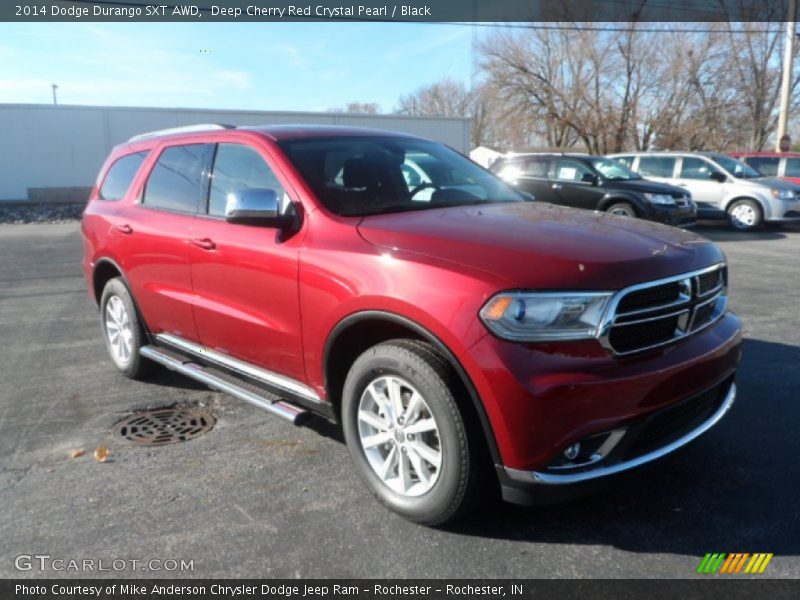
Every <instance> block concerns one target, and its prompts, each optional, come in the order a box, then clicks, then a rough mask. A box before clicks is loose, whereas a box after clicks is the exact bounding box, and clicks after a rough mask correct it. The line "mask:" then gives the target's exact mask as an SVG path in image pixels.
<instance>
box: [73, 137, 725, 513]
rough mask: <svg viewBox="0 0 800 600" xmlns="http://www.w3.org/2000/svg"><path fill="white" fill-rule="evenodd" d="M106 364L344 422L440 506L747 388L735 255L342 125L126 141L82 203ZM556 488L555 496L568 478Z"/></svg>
mask: <svg viewBox="0 0 800 600" xmlns="http://www.w3.org/2000/svg"><path fill="white" fill-rule="evenodd" d="M83 234H84V240H85V256H84V269H85V273H86V277H87V280H88V285H89V290H90V293H91V296H92V297H93V298H94V300H95V301H96V302H97V303H98V305H99V307H100V314H101V323H102V328H103V333H104V336H105V342H106V345H107V347H108V350H109V353H110V355H111V358H112V360H113V362H114V364H115V365H116V367H117V368H118V369H119V370H120V371H121V372H122V373H124V374H125V375H127V376H129V377H133V378H138V377H141V376H143V375H144V373H145V371H146V370H147V369H148V368H149V367H152V366H153V365H154V364H156V363H158V364H161V365H164V366H166V367H168V368H170V369H173V370H175V371H178V372H180V373H183V374H185V375H187V376H189V377H192V378H194V379H196V380H199V381H201V382H203V383H205V384H207V385H209V386H210V387H212V388H215V389H218V390H221V391H224V392H227V393H229V394H232V395H234V396H237V397H239V398H241V399H243V400H246V401H249V402H251V403H253V404H255V405H258V406H260V407H261V408H264V409H266V410H268V411H269V412H271V413H273V414H275V415H277V416H280V417H284V418H286V419H288V420H289V421H291V422H294V423H299V422H300V421H302V420H304V419H305V418H307V417H309V416H311V415H312V414H314V415H319V416H322V417H324V418H327V419H330V420H331V421H335V422H339V423H341V425H342V427H343V430H344V436H345V439H346V441H347V445H348V447H349V450H350V453H351V455H352V458H353V462H354V463H355V466H356V468H357V470H358V472H359V474H360V476H361V478H362V479H363V480H364V483H365V484H366V485H367V487H368V488H369V489H370V490H371V491H372V492H373V493H374V494H375V495H376V496H377V497H378V498H379V499H380V500H381V501H382V502H383V503H384V504H386V505H387V506H388V507H390V508H391V509H393V510H395V511H396V512H398V513H400V514H402V515H403V516H405V517H406V518H409V519H411V520H414V521H417V522H421V523H426V524H430V525H436V524H441V523H444V522H446V521H448V520H450V519H452V518H454V517H456V516H457V515H459V514H463V513H464V512H466V511H467V510H468V509H469V508H470V507H472V506H474V505H475V502H476V499H477V498H479V496H480V495H481V492H485V491H486V490H488V489H491V487H492V485H497V486H499V488H500V490H501V491H502V495H503V497H504V498H505V499H507V500H509V501H513V502H517V503H531V502H536V501H540V500H541V499H542V498H544V497H550V496H553V494H551V493H550V492H552V491H553V490H557V491H562V490H564V491H567V492H568V494H567V495H571V494H572V493H573V492H574V491H575V490H576V489H577V490H583V489H585V488H586V487H587V485H588V483H589V482H592V481H596V480H601V479H604V478H607V477H609V476H612V475H614V474H617V473H621V472H624V471H627V470H629V469H631V468H634V467H637V466H639V465H642V464H645V463H648V462H650V461H652V460H654V459H657V458H659V457H661V456H664V455H665V454H668V453H670V452H672V451H673V450H675V449H677V448H679V447H681V446H683V445H684V444H686V443H688V442H689V441H691V440H693V439H694V438H696V437H697V436H699V435H700V434H701V433H703V432H705V431H706V430H707V429H709V428H710V427H711V426H713V425H714V424H715V423H717V421H719V420H720V419H721V418H722V416H723V415H724V414H725V413H726V411H727V410H728V409H729V408H730V406H731V405H732V403H733V401H734V397H735V390H736V388H735V385H734V373H735V370H736V367H737V364H738V361H739V358H740V342H741V335H740V323H739V319H738V318H737V317H736V316H735V315H733V314H732V313H730V312H729V311H728V310H727V285H728V272H727V267H726V262H725V256H724V255H723V253H722V252H721V251H720V250H719V249H718V248H717V246H715V245H714V244H712V243H711V242H709V241H708V240H705V239H703V238H700V237H698V236H696V235H694V234H692V233H689V232H687V231H683V230H680V229H675V228H671V227H667V226H664V225H659V224H655V223H650V222H644V221H639V220H633V219H627V218H624V217H619V216H616V215H605V214H598V213H592V212H589V211H580V210H575V209H571V208H565V207H559V206H553V205H549V204H544V203H537V202H528V201H526V200H525V198H523V197H521V196H520V195H519V194H518V193H517V192H516V191H514V190H513V189H512V188H510V187H509V186H507V185H506V184H505V183H504V182H503V181H502V180H500V179H499V178H497V177H495V176H494V175H493V174H492V173H490V172H488V171H486V170H484V169H482V168H481V167H479V166H478V165H476V164H474V163H472V162H471V161H469V160H468V159H466V158H464V157H463V156H461V155H460V154H459V153H457V152H456V151H454V150H451V149H450V148H447V147H445V146H443V145H441V144H438V143H435V142H431V141H427V140H423V139H419V138H416V137H412V136H409V135H403V134H394V133H388V132H383V131H375V130H366V129H345V128H336V127H310V126H308V127H302V126H272V127H253V128H231V127H226V126H206V127H195V128H184V129H182V130H168V131H162V132H155V133H153V134H144V135H141V136H137V137H135V138H132V139H131V140H129V141H128V142H127V143H125V144H122V145H120V146H118V147H117V148H115V149H114V150H113V152H112V153H111V155H110V156H109V158H108V160H107V161H106V163H105V165H104V166H103V168H102V170H101V172H100V174H99V177H98V179H97V185H96V187H95V189H94V190H93V192H92V195H91V199H90V202H89V204H88V206H87V208H86V211H85V214H84V217H83ZM558 495H561V494H556V496H558Z"/></svg>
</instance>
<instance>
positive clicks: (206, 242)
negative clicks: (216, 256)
mask: <svg viewBox="0 0 800 600" xmlns="http://www.w3.org/2000/svg"><path fill="white" fill-rule="evenodd" d="M191 242H192V244H194V245H195V246H197V247H198V248H202V249H203V250H213V249H214V248H216V247H217V245H216V244H215V243H214V241H213V240H211V239H209V238H195V239H193V240H191Z"/></svg>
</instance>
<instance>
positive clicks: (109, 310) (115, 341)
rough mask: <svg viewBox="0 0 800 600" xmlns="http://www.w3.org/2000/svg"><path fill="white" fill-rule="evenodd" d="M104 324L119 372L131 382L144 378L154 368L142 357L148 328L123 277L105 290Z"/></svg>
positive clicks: (109, 349)
mask: <svg viewBox="0 0 800 600" xmlns="http://www.w3.org/2000/svg"><path fill="white" fill-rule="evenodd" d="M100 322H101V324H102V327H103V334H104V338H105V341H106V348H107V349H108V353H109V355H110V356H111V360H112V361H113V362H114V365H115V366H116V367H117V369H119V370H120V372H121V373H122V374H123V375H125V376H126V377H130V378H131V379H140V378H142V377H144V376H145V375H146V374H147V373H148V372H149V370H150V367H151V366H152V363H150V362H149V361H148V360H146V359H145V358H143V357H142V356H141V355H140V354H139V350H140V349H141V347H142V346H143V345H144V343H145V341H144V340H145V335H144V329H143V328H142V325H141V323H140V322H139V316H138V315H137V313H136V307H135V306H134V304H133V298H131V294H130V292H129V291H128V288H127V287H126V286H125V283H124V282H123V281H122V278H120V277H115V278H114V279H110V280H109V281H108V283H106V286H105V288H103V295H102V297H101V299H100Z"/></svg>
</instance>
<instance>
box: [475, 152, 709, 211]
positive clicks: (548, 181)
mask: <svg viewBox="0 0 800 600" xmlns="http://www.w3.org/2000/svg"><path fill="white" fill-rule="evenodd" d="M489 170H490V171H492V172H493V173H496V174H497V175H499V176H500V177H501V178H502V179H505V180H506V181H508V182H509V183H511V184H512V185H513V186H514V187H516V188H517V189H520V190H522V191H524V192H526V193H528V194H530V195H532V196H533V197H534V198H536V200H540V201H544V202H550V203H551V204H561V205H564V206H572V207H574V208H587V209H590V210H599V211H603V212H608V213H611V214H615V215H622V216H626V217H640V218H642V219H649V220H651V221H657V222H659V223H665V224H667V225H675V226H679V227H686V226H691V225H693V224H694V223H695V221H696V219H697V211H696V208H695V205H694V202H692V198H691V195H690V194H689V192H687V191H686V190H685V189H682V188H679V187H675V186H672V185H666V184H663V183H657V182H654V181H648V180H646V179H643V178H642V177H641V176H640V175H638V174H636V173H634V172H633V171H631V170H630V169H628V168H626V167H624V166H622V165H620V164H619V163H618V162H616V161H614V160H610V159H608V158H604V157H602V156H591V155H589V154H564V153H557V154H545V153H529V154H512V155H508V156H504V157H501V158H499V159H497V160H496V161H495V162H494V163H492V166H491V167H490V169H489Z"/></svg>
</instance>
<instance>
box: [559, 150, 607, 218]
mask: <svg viewBox="0 0 800 600" xmlns="http://www.w3.org/2000/svg"><path fill="white" fill-rule="evenodd" d="M591 177H597V174H596V173H595V172H594V171H593V170H592V169H591V168H590V167H589V165H587V164H586V163H584V162H583V161H580V160H578V159H575V158H569V157H562V158H557V159H556V161H555V169H554V172H553V178H552V182H551V187H552V188H553V189H554V190H555V191H556V194H557V195H558V204H563V205H564V206H573V207H575V208H587V209H590V210H595V209H596V208H597V205H598V204H599V203H600V200H601V199H602V198H603V196H605V190H604V189H603V188H602V187H599V186H597V185H595V184H594V183H592V182H591V181H587V179H588V178H591Z"/></svg>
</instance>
